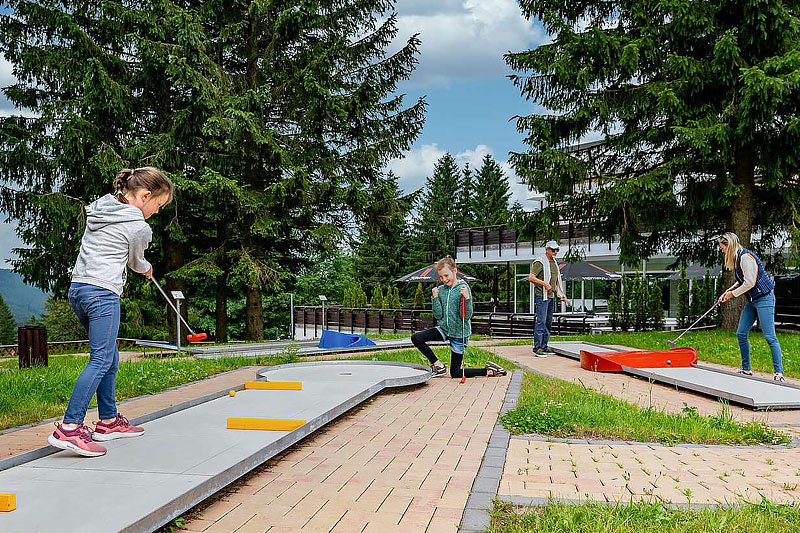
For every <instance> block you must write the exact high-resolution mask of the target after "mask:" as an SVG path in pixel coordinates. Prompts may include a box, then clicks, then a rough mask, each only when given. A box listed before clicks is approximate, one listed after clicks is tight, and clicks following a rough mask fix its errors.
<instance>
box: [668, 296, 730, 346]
mask: <svg viewBox="0 0 800 533" xmlns="http://www.w3.org/2000/svg"><path fill="white" fill-rule="evenodd" d="M718 305H719V300H717V301H716V302H714V305H712V306H711V308H710V309H709V310H708V311H706V312H705V313H703V316H701V317H700V318H698V319H697V320H695V321H694V324H692V325H691V326H689V327H688V328H686V329H685V330H684V332H683V333H681V334H680V335H678V338H677V339H675V340H674V341H667V344H671V345H672V346H675V345H677V343H678V341H679V340H680V338H681V337H683V336H684V335H686V334H687V333H688V332H689V330H691V329H692V328H693V327H695V326H696V325H697V323H698V322H700V321H701V320H703V319H704V318H705V317H706V315H708V313H710V312H711V311H713V310H714V309H715V308H716V307H717V306H718Z"/></svg>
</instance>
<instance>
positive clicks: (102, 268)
mask: <svg viewBox="0 0 800 533" xmlns="http://www.w3.org/2000/svg"><path fill="white" fill-rule="evenodd" d="M152 238H153V232H152V230H151V229H150V226H149V225H148V224H147V222H146V221H145V219H144V215H143V214H142V211H141V210H140V209H139V208H137V207H134V206H132V205H128V204H123V203H122V202H120V201H118V200H117V199H116V198H115V197H114V196H112V195H110V194H107V195H105V196H103V197H102V198H99V199H97V200H95V201H94V202H92V203H91V204H89V205H87V206H86V231H85V232H84V233H83V239H82V240H81V250H80V252H79V253H78V260H77V261H76V262H75V268H73V269H72V281H73V282H74V283H88V284H89V285H95V286H97V287H102V288H104V289H108V290H110V291H112V292H114V293H116V294H117V295H119V296H122V289H123V287H124V286H125V280H126V279H127V277H128V272H127V271H126V270H125V266H126V265H127V266H128V267H130V269H131V270H133V271H134V272H138V273H140V274H144V273H145V272H147V271H148V270H150V263H148V262H147V260H146V259H145V258H144V251H145V250H146V249H147V247H148V245H149V244H150V240H151V239H152Z"/></svg>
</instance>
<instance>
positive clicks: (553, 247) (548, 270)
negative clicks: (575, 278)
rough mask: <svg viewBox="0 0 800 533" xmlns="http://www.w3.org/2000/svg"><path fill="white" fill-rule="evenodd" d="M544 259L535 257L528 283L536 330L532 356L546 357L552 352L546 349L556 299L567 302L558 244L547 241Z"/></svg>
mask: <svg viewBox="0 0 800 533" xmlns="http://www.w3.org/2000/svg"><path fill="white" fill-rule="evenodd" d="M544 254H545V257H537V258H536V259H534V260H533V262H532V263H531V273H530V275H529V276H528V281H530V282H531V283H533V284H534V288H533V300H534V309H535V311H536V329H535V330H534V333H533V355H535V356H536V357H547V356H548V355H550V354H552V353H553V352H551V351H549V349H548V348H547V343H548V341H549V340H550V331H551V330H552V327H553V313H554V312H555V310H556V297H558V298H560V299H561V301H562V302H566V301H567V296H566V295H565V294H564V280H563V279H562V278H561V270H559V268H558V263H557V262H556V254H558V242H556V241H548V242H547V244H545V245H544Z"/></svg>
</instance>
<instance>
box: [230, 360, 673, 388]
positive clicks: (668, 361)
mask: <svg viewBox="0 0 800 533" xmlns="http://www.w3.org/2000/svg"><path fill="white" fill-rule="evenodd" d="M667 364H668V365H671V364H672V359H667ZM231 392H233V391H231Z"/></svg>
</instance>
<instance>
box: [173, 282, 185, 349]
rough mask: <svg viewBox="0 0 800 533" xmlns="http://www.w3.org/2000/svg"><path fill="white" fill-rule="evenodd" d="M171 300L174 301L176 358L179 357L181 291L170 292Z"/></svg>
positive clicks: (182, 298) (182, 297)
mask: <svg viewBox="0 0 800 533" xmlns="http://www.w3.org/2000/svg"><path fill="white" fill-rule="evenodd" d="M172 299H173V300H175V327H176V328H177V330H176V331H175V333H176V335H175V344H176V346H177V347H178V356H180V355H181V301H182V300H184V299H185V297H184V296H183V293H182V292H181V291H172Z"/></svg>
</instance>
